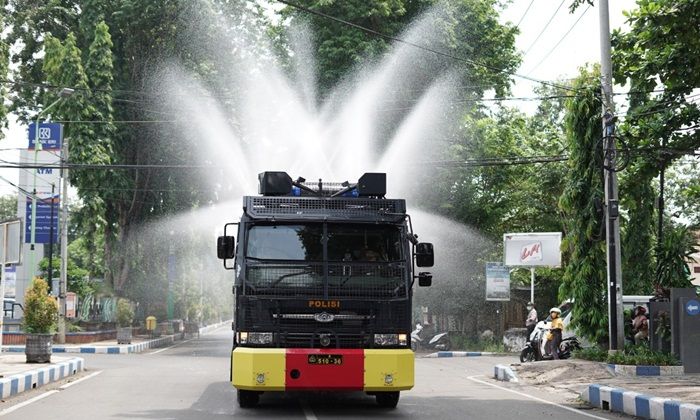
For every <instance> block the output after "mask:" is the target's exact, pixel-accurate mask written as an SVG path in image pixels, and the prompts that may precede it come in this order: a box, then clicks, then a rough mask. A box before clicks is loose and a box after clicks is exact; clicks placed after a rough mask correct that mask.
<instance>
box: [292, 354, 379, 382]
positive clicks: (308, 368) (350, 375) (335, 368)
mask: <svg viewBox="0 0 700 420" xmlns="http://www.w3.org/2000/svg"><path fill="white" fill-rule="evenodd" d="M323 355H339V356H342V364H339V365H337V364H312V363H309V356H323ZM364 359H365V354H364V350H363V349H287V355H286V373H285V375H286V376H285V387H286V388H287V389H290V390H293V389H306V390H309V389H323V390H336V391H351V390H362V389H363V388H364V368H365V360H364Z"/></svg>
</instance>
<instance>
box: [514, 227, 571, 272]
mask: <svg viewBox="0 0 700 420" xmlns="http://www.w3.org/2000/svg"><path fill="white" fill-rule="evenodd" d="M560 248H561V232H544V233H506V234H505V235H503V254H504V257H505V258H504V259H505V261H504V262H505V265H507V266H509V267H559V266H561V249H560Z"/></svg>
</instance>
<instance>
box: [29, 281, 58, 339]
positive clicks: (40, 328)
mask: <svg viewBox="0 0 700 420" xmlns="http://www.w3.org/2000/svg"><path fill="white" fill-rule="evenodd" d="M48 293H49V286H48V284H47V283H46V281H45V280H44V279H42V278H35V279H34V280H33V281H32V284H31V285H30V286H29V289H27V292H26V293H25V295H24V320H23V327H24V330H25V331H26V332H28V333H34V334H48V333H52V332H53V331H54V329H55V327H56V321H57V315H58V305H57V304H56V300H55V299H54V298H52V297H51V296H49V294H48Z"/></svg>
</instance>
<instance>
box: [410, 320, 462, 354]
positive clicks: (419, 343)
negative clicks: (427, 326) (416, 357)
mask: <svg viewBox="0 0 700 420" xmlns="http://www.w3.org/2000/svg"><path fill="white" fill-rule="evenodd" d="M422 331H423V326H422V325H421V324H416V329H415V330H413V331H411V350H413V351H416V350H418V348H419V347H421V348H424V349H432V350H442V351H449V350H450V348H451V347H452V343H451V342H450V337H449V335H448V333H446V332H444V333H438V334H435V335H434V336H433V337H431V338H430V340H428V341H427V342H426V341H425V340H423V338H421V332H422Z"/></svg>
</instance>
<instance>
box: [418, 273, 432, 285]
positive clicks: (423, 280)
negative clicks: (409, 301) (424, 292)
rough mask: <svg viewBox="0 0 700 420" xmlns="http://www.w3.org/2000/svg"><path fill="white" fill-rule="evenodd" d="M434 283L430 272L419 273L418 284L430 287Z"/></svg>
mask: <svg viewBox="0 0 700 420" xmlns="http://www.w3.org/2000/svg"><path fill="white" fill-rule="evenodd" d="M432 284H433V275H432V274H430V273H418V286H420V287H430V285H432Z"/></svg>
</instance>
